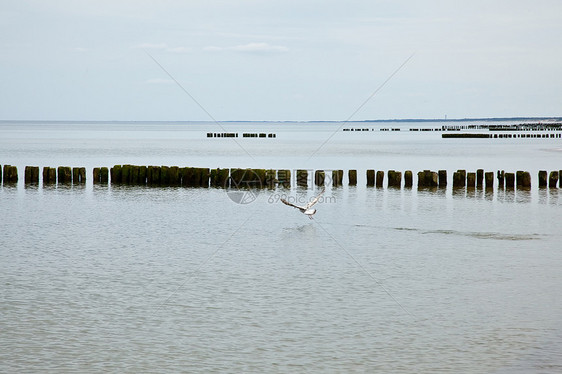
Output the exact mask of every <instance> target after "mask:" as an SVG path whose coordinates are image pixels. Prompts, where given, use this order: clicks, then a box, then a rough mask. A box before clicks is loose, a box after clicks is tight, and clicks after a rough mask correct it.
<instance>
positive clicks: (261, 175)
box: [254, 169, 267, 188]
mask: <svg viewBox="0 0 562 374" xmlns="http://www.w3.org/2000/svg"><path fill="white" fill-rule="evenodd" d="M254 173H255V174H256V177H257V178H258V181H259V188H266V187H267V185H266V181H265V180H266V175H267V171H266V170H265V169H254Z"/></svg>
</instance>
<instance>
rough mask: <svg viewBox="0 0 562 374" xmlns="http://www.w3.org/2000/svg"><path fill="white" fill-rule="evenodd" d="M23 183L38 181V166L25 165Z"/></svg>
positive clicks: (35, 182)
mask: <svg viewBox="0 0 562 374" xmlns="http://www.w3.org/2000/svg"><path fill="white" fill-rule="evenodd" d="M25 183H26V184H32V183H33V184H37V183H39V166H26V167H25Z"/></svg>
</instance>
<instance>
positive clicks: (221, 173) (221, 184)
mask: <svg viewBox="0 0 562 374" xmlns="http://www.w3.org/2000/svg"><path fill="white" fill-rule="evenodd" d="M182 170H183V169H182ZM229 175H230V172H229V170H228V169H211V176H210V179H211V186H212V187H218V188H225V187H228V185H227V182H228V177H229ZM183 178H184V177H183V175H182V184H183V185H184V186H185V183H186V182H187V180H183Z"/></svg>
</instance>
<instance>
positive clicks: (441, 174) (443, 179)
mask: <svg viewBox="0 0 562 374" xmlns="http://www.w3.org/2000/svg"><path fill="white" fill-rule="evenodd" d="M437 175H438V178H439V188H446V187H447V170H439V171H438V172H437Z"/></svg>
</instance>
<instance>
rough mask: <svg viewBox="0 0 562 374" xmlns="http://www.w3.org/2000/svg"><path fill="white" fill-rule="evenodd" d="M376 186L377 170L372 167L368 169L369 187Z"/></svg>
mask: <svg viewBox="0 0 562 374" xmlns="http://www.w3.org/2000/svg"><path fill="white" fill-rule="evenodd" d="M374 186H375V171H374V170H372V169H369V170H367V187H374Z"/></svg>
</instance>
